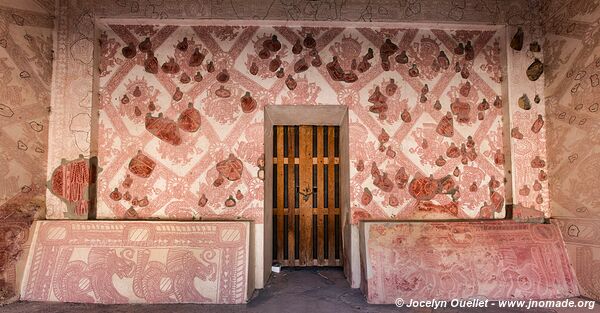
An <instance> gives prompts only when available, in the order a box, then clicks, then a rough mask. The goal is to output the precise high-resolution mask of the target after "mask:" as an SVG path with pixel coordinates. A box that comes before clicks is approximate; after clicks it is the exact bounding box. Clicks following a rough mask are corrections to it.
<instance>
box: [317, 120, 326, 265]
mask: <svg viewBox="0 0 600 313" xmlns="http://www.w3.org/2000/svg"><path fill="white" fill-rule="evenodd" d="M323 139H324V138H323V126H318V127H317V238H318V239H317V262H318V263H319V264H318V265H319V266H323V265H326V264H325V261H324V259H325V227H324V225H323V224H324V223H323V215H324V212H323V211H324V207H325V186H324V185H325V184H324V182H323V179H324V177H323V170H324V166H323V164H324V158H323Z"/></svg>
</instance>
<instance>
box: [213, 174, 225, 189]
mask: <svg viewBox="0 0 600 313" xmlns="http://www.w3.org/2000/svg"><path fill="white" fill-rule="evenodd" d="M224 182H225V179H224V178H223V176H219V177H217V179H215V181H214V182H213V186H215V187H220V186H221V185H223V183H224Z"/></svg>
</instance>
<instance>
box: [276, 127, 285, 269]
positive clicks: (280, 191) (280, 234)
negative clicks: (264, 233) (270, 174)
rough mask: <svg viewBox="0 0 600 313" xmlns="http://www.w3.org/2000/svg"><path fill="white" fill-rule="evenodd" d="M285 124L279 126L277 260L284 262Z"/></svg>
mask: <svg viewBox="0 0 600 313" xmlns="http://www.w3.org/2000/svg"><path fill="white" fill-rule="evenodd" d="M283 158H284V155H283V126H277V260H278V262H279V263H280V264H282V263H283V178H284V176H283Z"/></svg>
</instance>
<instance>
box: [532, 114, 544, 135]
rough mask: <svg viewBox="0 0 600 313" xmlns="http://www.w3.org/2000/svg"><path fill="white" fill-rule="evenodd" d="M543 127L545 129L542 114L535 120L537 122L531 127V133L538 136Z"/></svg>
mask: <svg viewBox="0 0 600 313" xmlns="http://www.w3.org/2000/svg"><path fill="white" fill-rule="evenodd" d="M542 127H544V118H543V117H542V115H541V114H538V116H537V119H536V120H535V122H533V125H531V131H532V132H533V133H534V134H537V133H539V132H540V130H541V129H542Z"/></svg>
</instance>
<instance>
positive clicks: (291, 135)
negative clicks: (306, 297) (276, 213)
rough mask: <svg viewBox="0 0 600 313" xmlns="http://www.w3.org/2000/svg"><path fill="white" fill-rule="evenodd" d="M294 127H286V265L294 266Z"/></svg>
mask: <svg viewBox="0 0 600 313" xmlns="http://www.w3.org/2000/svg"><path fill="white" fill-rule="evenodd" d="M294 138H295V136H294V127H293V126H289V127H288V165H287V167H288V233H287V236H288V262H289V263H288V265H289V266H294V264H295V262H294V261H295V259H296V256H295V247H296V246H295V243H294V241H295V240H294V239H295V236H294V235H295V232H294V230H295V227H294V226H295V225H294V224H295V216H296V209H295V208H294V207H295V203H296V199H295V198H296V197H295V196H296V187H295V186H296V180H295V177H294V164H295V158H294Z"/></svg>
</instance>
